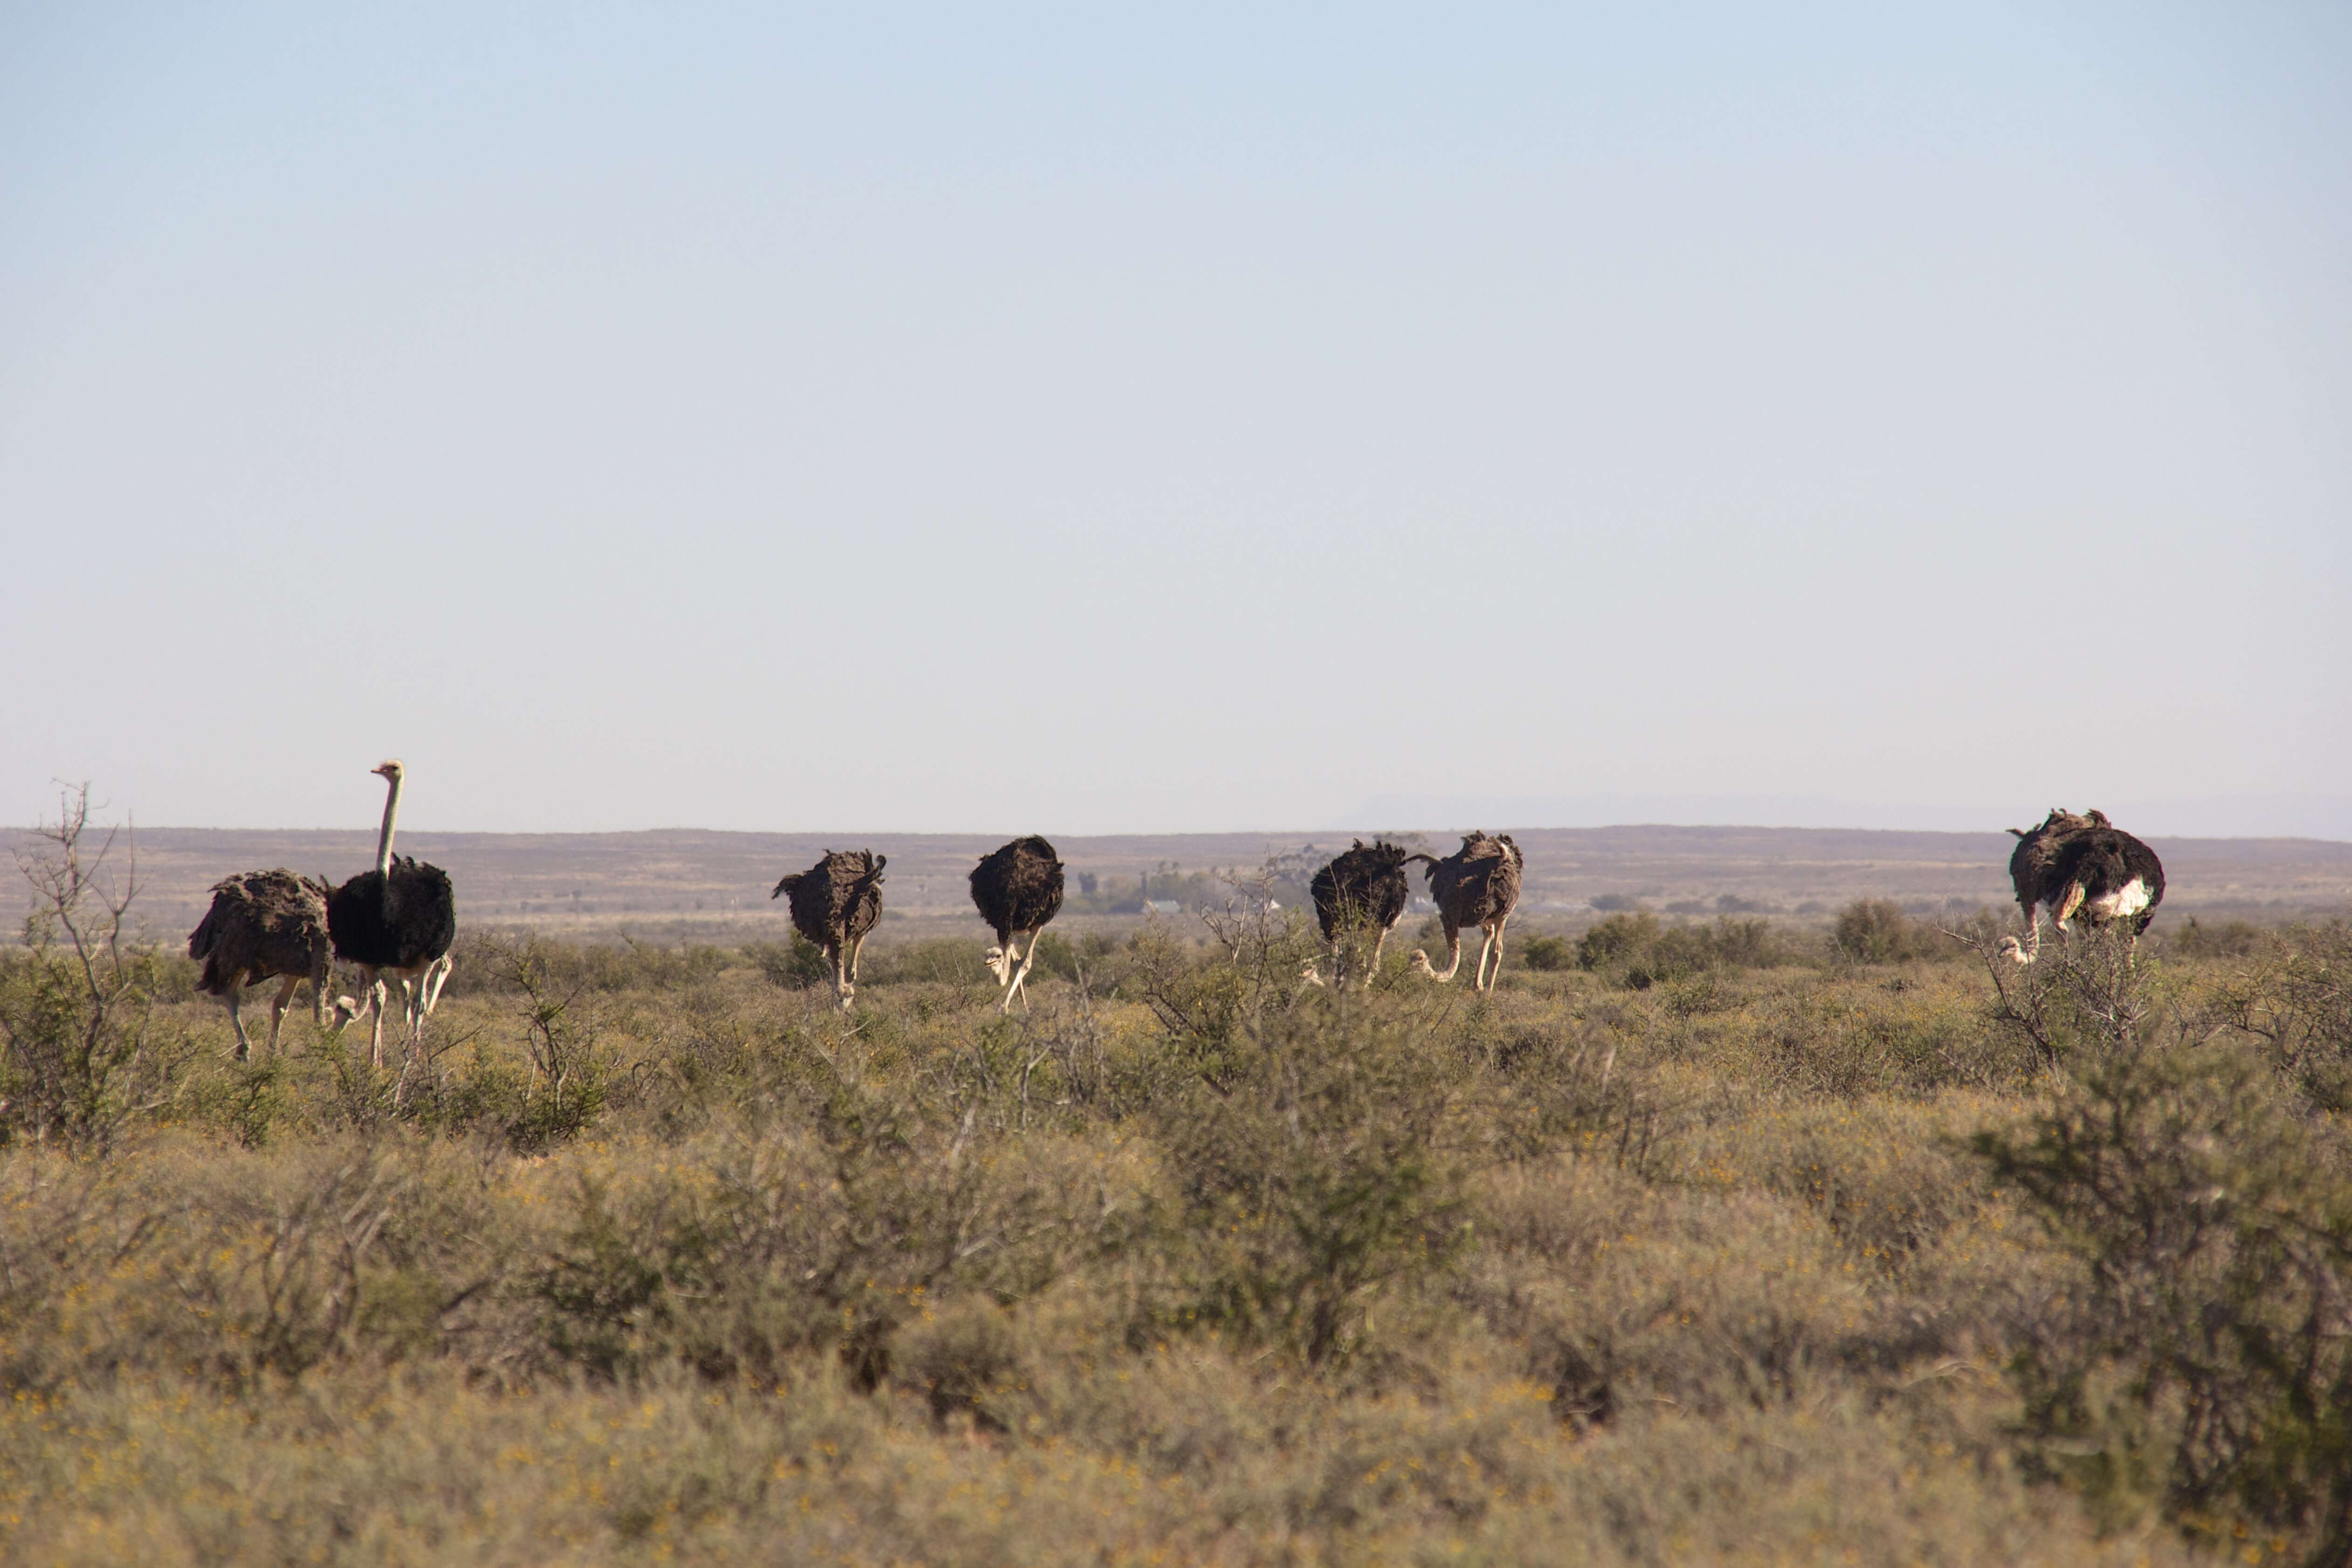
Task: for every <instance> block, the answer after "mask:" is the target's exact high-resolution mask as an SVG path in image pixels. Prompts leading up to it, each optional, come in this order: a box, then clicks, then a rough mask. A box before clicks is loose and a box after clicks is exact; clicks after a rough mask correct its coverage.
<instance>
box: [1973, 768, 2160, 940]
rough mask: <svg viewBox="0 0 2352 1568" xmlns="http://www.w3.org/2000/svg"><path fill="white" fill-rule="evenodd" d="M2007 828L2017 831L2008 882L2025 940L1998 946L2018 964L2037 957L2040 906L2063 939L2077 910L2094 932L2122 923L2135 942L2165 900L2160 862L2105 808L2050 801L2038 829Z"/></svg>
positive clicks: (2011, 938) (2008, 938) (2012, 937)
mask: <svg viewBox="0 0 2352 1568" xmlns="http://www.w3.org/2000/svg"><path fill="white" fill-rule="evenodd" d="M2009 831H2011V832H2012V833H2014V834H2016V835H2017V848H2016V849H2014V850H2012V851H2011V852H2010V857H2009V879H2010V883H2011V885H2012V886H2013V887H2014V888H2015V889H2016V891H2017V903H2018V906H2019V907H2020V908H2021V909H2022V910H2023V911H2024V913H2025V933H2026V940H2025V941H2023V942H2020V941H2019V940H2018V939H2017V938H2016V937H2014V936H2011V937H2006V938H2004V939H2003V940H2002V942H2001V945H2000V947H2001V951H2002V952H2003V953H2006V954H2007V955H2008V956H2010V957H2011V958H2013V959H2015V960H2016V961H2017V962H2018V963H2021V964H2031V963H2032V962H2033V960H2034V959H2036V958H2038V957H2040V956H2042V920H2041V915H2042V912H2043V911H2045V910H2046V911H2048V913H2049V915H2050V923H2051V925H2053V926H2055V927H2056V928H2057V931H2058V935H2059V937H2060V939H2061V940H2063V939H2064V937H2065V936H2066V931H2067V926H2068V924H2069V923H2070V922H2072V921H2073V920H2074V918H2075V917H2076V916H2077V915H2079V916H2081V917H2082V920H2083V923H2084V925H2089V926H2091V927H2093V928H2094V929H2096V928H2098V927H2102V926H2105V925H2115V924H2117V923H2122V924H2124V925H2126V926H2128V928H2129V935H2130V936H2131V938H2132V940H2133V941H2134V942H2135V943H2137V941H2138V940H2139V934H2140V933H2141V932H2143V931H2145V930H2147V926H2148V922H2150V921H2151V920H2154V919H2155V918H2156V906H2157V905H2158V904H2161V903H2162V902H2164V862H2161V861H2159V860H2158V859H2157V857H2156V852H2155V851H2154V850H2151V849H2149V848H2148V847H2147V845H2146V844H2144V843H2142V842H2140V841H2139V840H2137V839H2136V838H2134V837H2132V836H2131V835H2130V834H2129V833H2126V832H2125V831H2123V830H2122V829H2120V828H2118V827H2116V826H2115V825H2114V824H2113V823H2111V822H2109V821H2107V819H2106V815H2105V812H2101V811H2088V812H2085V813H2084V814H2083V815H2081V816H2076V815H2075V814H2074V812H2072V811H2068V810H2061V809H2060V808H2058V807H2054V806H2053V807H2052V808H2051V810H2050V814H2049V815H2048V816H2046V817H2044V818H2042V821H2041V823H2040V824H2039V825H2038V826H2036V827H2034V828H2032V829H2031V830H2026V829H2021V828H2011V829H2010V830H2009Z"/></svg>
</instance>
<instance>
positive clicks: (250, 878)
mask: <svg viewBox="0 0 2352 1568" xmlns="http://www.w3.org/2000/svg"><path fill="white" fill-rule="evenodd" d="M188 956H189V957H191V958H194V959H196V960H198V961H200V962H201V963H202V964H203V965H204V967H205V973H204V977H203V978H202V979H200V980H198V981H197V982H196V989H198V990H200V991H203V992H205V994H206V995H208V996H215V997H218V998H221V999H222V1000H223V1001H225V1002H226V1003H227V1004H228V1022H229V1027H230V1028H231V1029H233V1030H236V1059H237V1060H238V1061H244V1060H245V1059H246V1058H247V1056H249V1055H251V1054H252V1051H253V1045H252V1042H251V1041H250V1040H247V1039H246V1037H245V1020H244V1019H242V1018H240V1017H238V1016H237V1003H238V1001H239V999H240V998H242V997H243V996H244V994H245V988H246V987H247V986H257V985H259V984H260V983H261V982H262V981H264V980H268V979H276V978H279V977H283V979H284V981H285V984H283V985H281V986H279V987H278V997H277V999H276V1000H275V1001H273V1002H271V1003H270V1005H269V1049H270V1051H272V1052H273V1053H275V1052H276V1051H277V1050H278V1025H279V1024H280V1023H282V1022H284V1021H285V1018H286V1009H288V1008H289V1007H291V1006H292V1005H293V1003H294V988H295V987H297V986H299V985H300V984H301V983H302V982H303V981H305V980H308V981H310V1012H311V1016H312V1017H314V1018H316V1019H318V1020H319V1027H320V1029H325V1028H326V1027H327V980H328V977H329V976H330V974H331V972H332V970H333V967H334V950H333V948H332V946H330V943H329V939H328V936H327V884H326V883H323V882H318V881H314V880H313V879H311V878H310V877H304V876H296V875H295V874H294V873H292V872H290V871H287V870H285V869H284V868H282V867H281V868H280V869H278V870H277V871H248V872H241V873H238V874H237V875H236V876H232V877H226V878H223V879H222V880H221V881H219V882H216V883H213V906H212V907H211V908H210V909H208V910H206V911H205V917H204V918H203V919H202V920H200V921H198V922H197V923H196V928H195V929H194V931H192V932H190V933H189V934H188ZM352 1005H353V1004H352V999H351V998H349V997H338V998H335V1023H334V1027H335V1029H337V1030H341V1028H342V1027H343V1025H345V1024H346V1023H349V1022H350V1021H351V1019H352Z"/></svg>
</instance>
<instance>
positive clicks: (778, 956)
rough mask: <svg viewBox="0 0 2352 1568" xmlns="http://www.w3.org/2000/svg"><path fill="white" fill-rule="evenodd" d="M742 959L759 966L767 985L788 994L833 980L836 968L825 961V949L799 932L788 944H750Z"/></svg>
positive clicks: (794, 933)
mask: <svg viewBox="0 0 2352 1568" xmlns="http://www.w3.org/2000/svg"><path fill="white" fill-rule="evenodd" d="M743 956H745V957H747V958H749V959H751V962H752V963H753V964H755V965H757V966H758V967H759V970H760V974H761V977H762V978H763V979H765V980H766V981H767V982H768V984H770V985H772V986H776V987H779V988H782V989H784V990H787V991H805V990H808V989H810V988H812V987H815V986H823V985H829V984H831V983H832V980H833V966H832V965H831V964H828V963H826V962H825V957H824V948H822V947H820V946H817V945H816V944H815V943H814V942H812V941H810V940H809V939H808V938H807V937H805V936H802V935H801V934H800V933H799V932H797V931H795V932H793V939H792V940H791V941H790V942H789V943H785V942H754V943H751V944H750V945H749V946H745V947H744V949H743Z"/></svg>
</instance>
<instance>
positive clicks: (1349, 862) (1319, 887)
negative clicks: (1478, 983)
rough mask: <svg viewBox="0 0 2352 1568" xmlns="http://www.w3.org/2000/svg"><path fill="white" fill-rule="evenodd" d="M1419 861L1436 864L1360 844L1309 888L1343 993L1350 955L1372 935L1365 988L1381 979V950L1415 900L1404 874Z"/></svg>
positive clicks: (1429, 858)
mask: <svg viewBox="0 0 2352 1568" xmlns="http://www.w3.org/2000/svg"><path fill="white" fill-rule="evenodd" d="M1414 861H1420V862H1423V863H1424V864H1427V865H1432V866H1434V865H1435V864H1437V860H1436V857H1435V856H1433V855H1425V854H1416V853H1412V852H1408V851H1407V850H1406V849H1405V847H1404V846H1403V845H1402V844H1392V843H1390V842H1389V841H1387V840H1386V839H1375V840H1374V841H1372V842H1370V843H1369V844H1367V843H1366V842H1364V841H1363V840H1361V839H1358V840H1357V841H1356V842H1355V847H1354V848H1352V849H1348V850H1343V851H1341V852H1339V854H1337V855H1334V856H1333V857H1332V858H1331V859H1330V860H1329V861H1328V862H1326V863H1325V864H1324V866H1323V869H1322V870H1320V871H1318V872H1317V873H1315V880H1314V881H1313V882H1312V883H1309V884H1308V885H1307V892H1308V894H1310V895H1311V896H1312V897H1313V898H1314V900H1315V918H1316V921H1317V923H1318V924H1319V925H1321V926H1322V927H1323V940H1324V941H1326V942H1328V943H1329V944H1330V945H1331V972H1332V977H1333V979H1334V981H1335V983H1336V984H1337V985H1338V986H1339V988H1340V989H1341V990H1345V989H1347V988H1348V975H1349V963H1348V960H1349V957H1350V956H1353V953H1352V951H1351V950H1352V949H1354V948H1355V947H1356V946H1359V944H1360V941H1361V938H1362V937H1363V936H1365V935H1367V934H1369V935H1370V936H1371V938H1372V956H1371V960H1370V962H1369V963H1367V964H1366V965H1365V966H1364V983H1365V984H1366V985H1370V983H1371V980H1372V977H1373V976H1375V975H1377V974H1379V973H1380V969H1381V948H1383V947H1385V946H1388V940H1389V933H1390V932H1391V931H1393V930H1395V929H1396V924H1397V922H1398V921H1400V920H1402V919H1403V918H1404V906H1405V904H1406V903H1407V902H1408V901H1409V900H1410V899H1411V898H1412V881H1411V879H1410V878H1408V877H1407V876H1406V875H1405V870H1404V868H1405V867H1406V866H1408V865H1410V864H1411V863H1412V862H1414ZM1446 973H1448V974H1452V973H1453V971H1452V970H1450V969H1449V970H1447V971H1446ZM1319 979H1320V977H1318V983H1319Z"/></svg>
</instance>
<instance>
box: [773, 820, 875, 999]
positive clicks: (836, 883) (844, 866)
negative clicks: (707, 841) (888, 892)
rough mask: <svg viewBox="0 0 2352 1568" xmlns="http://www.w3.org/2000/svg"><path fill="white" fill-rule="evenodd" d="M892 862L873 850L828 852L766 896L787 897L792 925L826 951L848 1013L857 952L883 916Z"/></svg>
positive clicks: (838, 996)
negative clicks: (885, 877) (887, 870)
mask: <svg viewBox="0 0 2352 1568" xmlns="http://www.w3.org/2000/svg"><path fill="white" fill-rule="evenodd" d="M888 863H889V857H888V856H887V855H877V854H876V853H875V852H873V851H872V850H859V851H858V852H856V853H855V854H850V853H847V852H842V853H835V852H834V851H832V850H827V851H825V852H824V859H823V860H821V861H819V862H816V864H814V865H813V866H811V867H809V868H808V870H806V871H796V872H794V873H793V874H792V875H790V876H788V877H786V878H784V879H783V880H782V882H780V883H776V891H775V892H773V893H772V894H769V895H768V896H769V897H770V898H782V899H786V900H789V903H790V907H791V909H792V912H793V926H794V927H795V928H797V929H798V930H799V932H800V934H801V935H802V936H805V937H807V938H808V939H809V940H810V941H812V942H814V943H815V944H816V945H817V946H820V947H822V948H824V957H825V962H826V963H828V964H830V965H832V966H833V995H834V999H835V1001H837V1002H839V1003H840V1004H841V1010H842V1011H844V1012H847V1011H848V1010H849V1004H850V1000H851V998H853V997H855V996H856V993H857V954H858V951H859V949H861V948H863V947H864V946H866V933H867V932H868V931H871V930H873V929H874V923H875V922H876V921H877V920H879V919H881V918H882V868H883V867H884V866H885V865H887V864H888Z"/></svg>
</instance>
